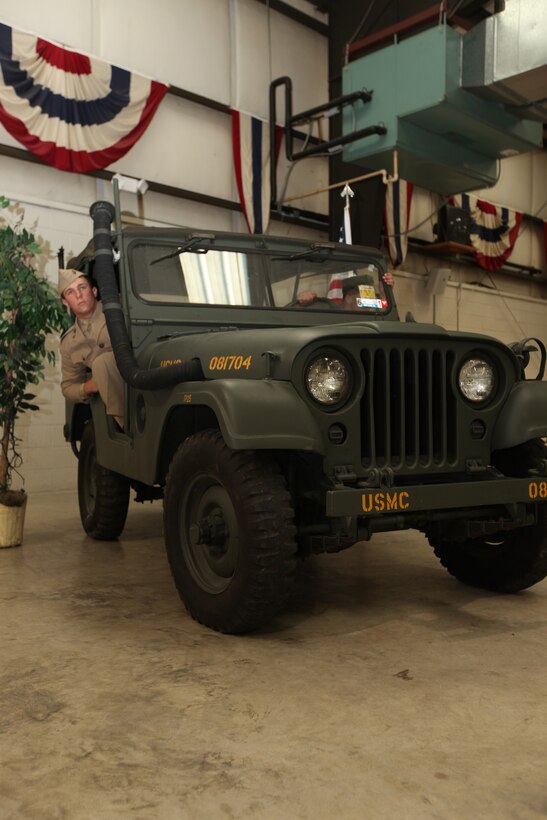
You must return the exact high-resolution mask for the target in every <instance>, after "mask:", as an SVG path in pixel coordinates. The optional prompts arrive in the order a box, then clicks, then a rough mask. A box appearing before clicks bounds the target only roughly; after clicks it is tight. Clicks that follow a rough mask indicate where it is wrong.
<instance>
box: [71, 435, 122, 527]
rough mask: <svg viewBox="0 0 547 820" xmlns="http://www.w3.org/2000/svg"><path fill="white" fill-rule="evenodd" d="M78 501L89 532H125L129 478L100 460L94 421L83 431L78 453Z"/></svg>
mask: <svg viewBox="0 0 547 820" xmlns="http://www.w3.org/2000/svg"><path fill="white" fill-rule="evenodd" d="M78 503H79V506H80V518H81V519H82V525H83V528H84V530H85V531H86V533H87V534H88V535H89V536H90V537H91V538H95V539H96V540H97V541H115V540H116V538H118V536H119V535H121V533H122V531H123V528H124V526H125V520H126V518H127V510H128V507H129V479H127V478H126V477H125V476H122V475H119V473H114V472H112V470H107V469H106V467H101V466H100V465H99V464H97V455H96V449H95V433H94V431H93V423H92V422H88V423H87V424H86V425H85V427H84V432H83V434H82V443H81V447H80V453H79V456H78Z"/></svg>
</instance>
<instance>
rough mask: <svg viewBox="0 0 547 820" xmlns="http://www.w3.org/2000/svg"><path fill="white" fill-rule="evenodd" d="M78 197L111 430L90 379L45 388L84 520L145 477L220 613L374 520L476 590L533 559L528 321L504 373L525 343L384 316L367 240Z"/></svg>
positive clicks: (540, 494)
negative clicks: (206, 225) (51, 391)
mask: <svg viewBox="0 0 547 820" xmlns="http://www.w3.org/2000/svg"><path fill="white" fill-rule="evenodd" d="M91 213H92V217H93V222H94V238H93V248H92V252H88V253H87V254H85V253H84V254H83V255H81V257H80V258H79V259H77V260H76V263H73V264H77V265H79V268H78V269H80V270H82V271H85V272H86V273H88V274H89V275H92V276H93V277H94V279H95V281H96V282H97V284H98V287H99V291H100V295H101V298H102V302H103V308H104V312H105V315H106V319H107V324H108V328H109V332H110V337H111V340H112V344H113V348H114V351H115V355H116V361H117V364H118V367H119V370H120V372H121V374H122V376H123V378H124V381H125V382H126V384H127V388H126V397H125V404H126V407H125V426H124V429H123V430H120V429H119V428H118V427H117V425H116V424H115V422H114V421H113V420H112V419H111V418H110V417H108V416H107V415H106V413H105V407H104V405H103V403H102V401H101V400H100V399H99V398H96V399H94V400H93V401H92V402H91V404H90V405H84V404H77V405H69V406H68V408H67V424H66V427H65V434H66V438H67V439H68V440H69V441H70V442H72V445H73V449H74V451H75V452H76V453H77V455H78V458H79V462H78V492H79V504H80V512H81V519H82V524H83V527H84V529H85V531H86V533H88V535H89V536H91V537H92V538H96V539H115V538H117V537H118V536H119V535H120V534H121V532H122V530H123V527H124V524H125V520H126V515H127V511H128V502H129V496H130V489H131V487H133V489H134V490H135V491H136V494H137V495H136V500H141V501H142V500H145V499H153V498H161V497H163V504H164V534H165V543H166V547H167V555H168V559H169V564H170V567H171V571H172V574H173V578H174V581H175V584H176V586H177V589H178V591H179V593H180V597H181V599H182V601H183V602H184V604H185V606H186V608H187V609H188V611H189V612H190V614H191V615H192V616H193V617H194V618H195V619H197V620H198V621H200V622H201V623H203V624H206V625H207V626H209V627H211V628H212V629H215V630H219V631H222V632H228V633H243V632H247V631H250V630H254V629H257V628H258V627H260V626H262V625H264V624H265V623H266V622H268V621H269V620H270V619H271V618H272V617H273V616H274V615H275V614H276V613H278V612H279V611H280V610H281V609H282V608H283V606H284V605H285V602H286V600H287V597H288V595H289V592H290V589H291V584H292V582H293V578H294V574H295V567H296V563H297V561H299V560H300V559H303V558H306V557H307V556H310V555H313V554H317V553H323V552H338V551H340V550H343V549H346V548H347V547H350V546H351V545H353V544H355V543H356V542H359V541H367V540H368V539H370V538H371V537H372V535H374V533H377V532H388V531H393V530H403V529H407V528H415V529H417V530H420V531H422V532H423V533H424V534H425V536H426V537H427V539H428V540H429V543H430V544H431V546H432V547H433V549H434V551H435V554H436V555H437V556H438V558H439V559H440V561H441V563H442V564H443V565H444V566H445V567H446V569H447V570H448V571H449V572H450V573H451V574H452V575H454V576H455V577H456V578H457V579H458V580H460V581H462V582H464V583H466V584H471V585H474V586H478V587H482V588H484V589H488V590H495V591H498V592H516V591H518V590H522V589H524V588H526V587H529V586H531V585H532V584H535V583H537V582H538V581H540V580H541V579H543V578H544V577H545V575H546V574H547V529H546V523H547V505H546V501H547V447H546V445H545V443H544V441H543V437H545V436H547V383H546V382H544V381H542V376H543V371H544V366H545V349H544V347H543V346H542V344H541V342H539V343H538V344H539V345H540V347H541V356H542V362H541V367H540V372H539V373H538V374H537V376H538V377H536V378H535V379H526V377H525V372H524V371H525V366H526V364H527V360H528V359H529V355H530V345H527V344H521V345H520V346H519V345H516V346H514V348H512V347H510V346H507V345H505V344H502V343H501V342H499V341H497V340H496V339H494V338H490V337H488V336H482V335H477V334H471V333H460V332H452V331H447V330H444V329H443V328H442V327H439V326H437V325H432V324H420V323H417V322H415V321H412V320H411V321H404V322H402V321H400V320H399V316H398V313H397V309H396V305H395V301H394V296H393V288H392V287H390V286H389V285H387V284H386V283H385V281H384V275H385V274H386V267H385V264H384V260H383V257H382V255H381V254H380V253H379V252H378V251H376V250H373V249H370V248H362V247H357V246H349V245H341V244H337V243H331V242H310V241H305V240H300V239H292V238H285V237H284V238H281V237H274V236H249V235H238V234H231V233H221V232H216V231H215V232H209V231H198V230H194V229H184V228H150V227H138V228H135V227H128V228H121V227H120V225H121V220H120V213H119V205H118V211H117V213H116V212H115V211H114V209H113V207H112V205H110V204H109V203H107V202H98V203H95V204H94V205H93V206H92V209H91ZM113 222H115V225H116V228H115V230H113V229H112V223H113ZM352 279H354V282H351V280H352ZM348 295H350V296H351V299H348V298H347V297H348ZM410 318H411V317H410Z"/></svg>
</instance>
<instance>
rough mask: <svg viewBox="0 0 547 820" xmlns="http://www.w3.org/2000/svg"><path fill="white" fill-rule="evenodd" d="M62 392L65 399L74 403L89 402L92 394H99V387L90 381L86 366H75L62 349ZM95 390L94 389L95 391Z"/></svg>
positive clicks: (78, 364)
mask: <svg viewBox="0 0 547 820" xmlns="http://www.w3.org/2000/svg"><path fill="white" fill-rule="evenodd" d="M61 373H62V379H61V392H62V394H63V396H64V397H65V399H69V401H73V402H88V401H89V397H90V394H91V393H96V392H97V385H96V384H95V382H93V380H92V379H88V369H87V367H85V365H83V364H80V363H77V364H75V363H74V362H73V361H72V360H71V359H70V358H69V357H68V356H67V355H66V354H65V355H63V350H62V349H61ZM93 388H94V389H93Z"/></svg>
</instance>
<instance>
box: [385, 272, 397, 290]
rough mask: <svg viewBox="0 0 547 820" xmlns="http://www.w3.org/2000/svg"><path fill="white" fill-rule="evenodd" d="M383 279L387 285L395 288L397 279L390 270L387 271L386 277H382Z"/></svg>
mask: <svg viewBox="0 0 547 820" xmlns="http://www.w3.org/2000/svg"><path fill="white" fill-rule="evenodd" d="M382 279H383V280H384V282H385V283H386V285H389V286H390V287H391V288H392V287H393V283H394V282H395V277H394V276H393V274H392V272H391V271H390V270H388V271H386V273H384V275H383V276H382Z"/></svg>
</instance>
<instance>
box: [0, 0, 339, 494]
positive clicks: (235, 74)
mask: <svg viewBox="0 0 547 820" xmlns="http://www.w3.org/2000/svg"><path fill="white" fill-rule="evenodd" d="M292 5H294V6H295V8H297V9H299V10H300V11H304V12H306V13H307V14H308V15H309V16H312V17H314V18H315V19H318V20H325V19H326V18H325V16H324V15H321V14H320V13H319V12H316V11H314V9H313V6H312V5H311V4H308V3H306V2H304V0H293V2H292ZM0 20H1V21H2V22H4V23H7V24H9V25H12V26H13V27H15V28H18V29H22V30H24V31H31V32H34V33H35V34H38V35H40V36H41V37H44V38H45V39H49V40H52V41H54V42H57V43H61V44H62V45H64V46H66V47H69V48H73V49H75V50H77V51H81V52H83V53H86V54H91V55H94V56H96V57H99V58H101V59H104V60H106V61H107V62H111V63H114V64H116V65H120V66H123V67H124V68H128V69H131V70H134V71H136V72H138V73H140V74H145V75H148V76H150V77H152V78H154V79H157V80H160V81H162V82H166V83H170V84H171V85H174V86H178V87H180V88H183V89H185V90H187V91H191V92H193V93H195V94H199V95H202V96H205V97H209V98H211V99H213V100H215V101H217V102H220V103H224V104H225V105H229V106H232V107H235V108H238V109H239V110H243V111H246V112H248V113H251V114H254V115H255V116H259V117H263V118H267V116H268V92H269V84H270V81H271V79H275V77H277V76H279V75H280V74H289V75H290V76H291V77H292V79H293V83H294V105H295V110H302V109H303V108H308V107H311V106H314V105H317V104H319V103H321V102H325V101H326V100H327V98H328V91H327V41H326V38H325V37H323V36H322V35H320V34H318V33H317V32H314V31H312V30H310V29H308V28H306V27H305V26H303V25H301V24H299V23H297V22H295V21H294V20H291V19H289V18H287V17H286V16H284V15H281V14H279V13H277V12H274V11H270V12H268V9H267V7H266V6H265V5H263V4H261V3H257V2H256V0H199V2H195V0H156V2H154V3H153V4H152V3H150V2H148V0H116V2H115V3H112V2H109V1H108V0H52V2H51V3H49V4H46V5H44V3H43V2H41V0H25V2H24V3H19V4H15V3H13V0H0ZM279 111H280V116H281V119H282V118H283V116H284V109H283V106H282V105H281V99H280V107H279ZM0 144H3V145H8V146H13V147H16V148H21V147H22V146H20V144H19V143H18V142H17V141H16V140H14V139H13V138H12V137H11V136H10V135H9V134H8V132H7V131H6V130H5V129H4V128H3V127H2V126H0ZM286 167H287V165H286V162H285V161H284V160H282V161H281V163H280V169H279V178H280V181H282V179H283V176H284V174H285V172H286ZM232 169H233V164H232V139H231V121H230V117H229V116H228V115H226V114H224V113H222V112H217V111H214V110H211V109H209V108H206V107H204V106H202V105H198V104H195V103H192V102H188V101H186V100H184V99H181V98H178V97H175V96H173V95H169V94H168V95H167V96H166V97H165V98H164V100H163V101H162V103H161V105H160V107H159V109H158V111H157V113H156V115H155V117H154V119H153V120H152V123H151V125H150V127H149V129H148V130H147V131H146V133H145V134H144V135H143V137H142V138H141V139H140V140H139V142H137V144H136V145H135V146H134V148H133V149H132V150H131V151H130V152H129V153H128V154H127V155H126V156H125V157H123V158H122V159H121V160H119V161H118V162H117V163H115V164H114V165H113V166H110V170H112V171H118V172H120V173H123V174H128V175H130V176H135V177H139V178H141V177H142V178H145V179H148V180H151V181H154V182H158V183H163V184H166V185H170V186H174V187H178V188H183V189H187V190H190V191H196V192H200V193H204V194H207V195H210V196H213V197H220V198H222V199H227V200H230V201H234V202H237V201H238V196H237V188H236V185H235V179H234V174H233V170H232ZM0 180H1V182H0V193H2V194H4V195H6V196H8V197H9V198H10V199H11V200H12V201H13V202H15V203H19V204H20V205H21V206H22V207H24V209H25V212H26V218H25V224H26V225H27V226H28V227H29V228H32V229H33V230H34V232H35V234H36V236H37V237H38V239H39V241H40V242H41V245H42V248H43V254H42V257H41V258H40V260H39V266H40V267H41V268H42V269H43V271H44V272H45V274H46V275H47V276H48V278H49V279H50V280H51V281H56V278H57V277H56V270H57V261H56V253H57V250H58V248H59V247H60V246H61V245H62V246H63V247H64V249H65V259H69V258H70V256H71V255H73V254H75V253H79V251H80V250H81V249H82V248H83V247H84V245H85V244H86V243H87V242H88V240H89V238H90V236H91V220H90V218H89V216H88V212H89V205H90V204H91V203H92V202H93V201H94V200H95V199H98V198H101V199H102V198H111V192H110V186H109V184H107V183H103V182H101V181H96V180H94V179H93V178H91V177H86V176H83V175H79V174H70V173H64V172H61V171H57V170H55V169H53V168H49V167H45V166H41V165H36V164H31V163H26V162H22V161H19V160H15V159H11V158H7V157H3V156H0ZM318 184H319V185H326V184H327V165H326V162H325V161H324V160H309V161H308V160H307V161H305V162H303V163H301V164H300V167H298V168H297V169H296V170H295V172H294V173H293V174H292V175H291V179H290V186H291V187H290V188H289V189H288V193H298V191H299V190H300V191H302V190H307V189H309V188H315V187H317V186H318ZM295 186H300V187H299V188H298V187H295ZM122 207H123V208H124V210H126V211H128V212H132V213H136V212H137V202H136V197H134V196H132V195H129V194H123V195H122ZM305 207H306V208H308V209H312V210H313V209H315V210H320V211H323V212H326V210H327V202H326V198H325V197H323V198H322V199H321V198H318V199H316V200H315V202H314V201H312V200H307V201H306V204H305ZM4 215H7V214H6V212H4ZM144 215H145V217H146V220H147V221H148V222H150V223H152V224H175V225H189V226H191V227H202V228H209V229H217V230H239V231H246V226H245V222H244V220H243V217H242V215H241V214H239V213H237V212H232V211H229V210H226V209H223V208H216V207H211V206H208V205H203V204H199V203H195V202H192V201H189V200H184V199H178V198H174V197H169V196H163V195H159V194H154V193H148V194H147V195H146V197H145V198H144ZM270 229H271V231H272V232H275V233H282V234H292V235H298V236H309V237H312V238H313V237H317V235H318V234H317V232H315V231H313V230H311V229H307V228H302V227H296V226H293V225H288V224H285V223H280V222H272V223H271V228H270ZM52 347H53V348H55V347H56V342H55V341H54V340H52ZM38 402H39V404H40V407H41V409H40V411H39V412H38V413H34V414H27V415H23V416H21V418H20V420H19V422H18V424H17V431H16V432H17V435H18V436H19V437H20V439H21V442H22V449H21V451H22V455H23V458H24V463H23V470H22V473H23V475H24V477H25V486H26V488H27V490H28V491H31V492H32V491H36V490H41V489H43V490H46V489H62V488H73V487H75V468H76V461H75V459H74V456H73V455H72V453H71V451H70V448H69V447H68V445H67V444H66V443H65V442H64V439H63V436H62V425H63V423H64V400H63V399H62V396H61V392H60V388H59V372H58V367H57V368H48V370H47V379H46V381H45V382H44V383H43V384H42V385H41V386H40V388H39V391H38Z"/></svg>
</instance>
